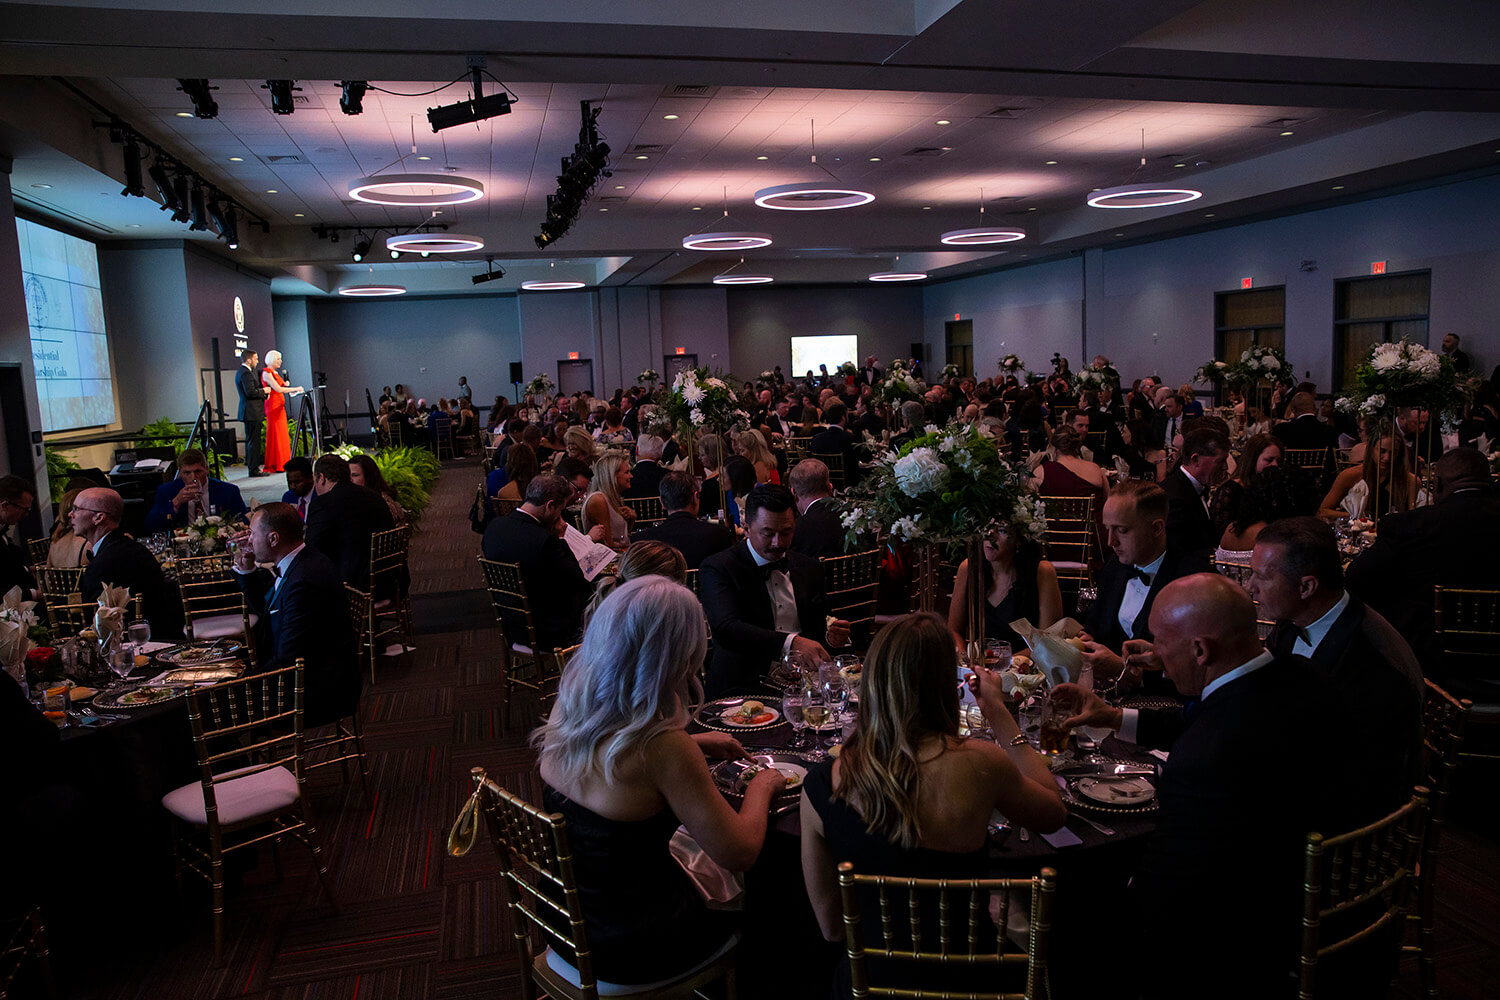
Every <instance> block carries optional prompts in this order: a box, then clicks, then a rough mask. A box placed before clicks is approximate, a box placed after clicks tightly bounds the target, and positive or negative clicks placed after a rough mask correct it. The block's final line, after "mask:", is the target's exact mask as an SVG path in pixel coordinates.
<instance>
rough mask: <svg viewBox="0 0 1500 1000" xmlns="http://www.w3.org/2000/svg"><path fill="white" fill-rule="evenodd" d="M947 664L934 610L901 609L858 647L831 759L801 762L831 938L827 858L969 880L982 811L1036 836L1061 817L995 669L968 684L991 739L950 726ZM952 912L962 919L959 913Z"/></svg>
mask: <svg viewBox="0 0 1500 1000" xmlns="http://www.w3.org/2000/svg"><path fill="white" fill-rule="evenodd" d="M955 663H956V657H955V655H954V650H953V639H952V636H950V635H949V634H948V630H947V629H946V628H944V627H943V621H942V619H941V618H939V617H938V616H937V615H934V614H912V615H906V616H905V617H902V618H899V619H897V620H896V621H894V622H892V623H891V624H889V625H887V626H886V627H885V628H883V629H881V630H880V631H879V632H878V633H876V635H875V639H874V641H873V642H872V643H871V644H870V651H869V653H868V654H867V655H866V656H865V664H864V674H863V678H862V680H861V682H860V684H861V687H860V692H861V693H860V712H859V717H858V720H857V721H856V722H855V727H854V733H853V734H852V735H851V736H850V737H849V739H848V741H847V742H846V743H845V745H844V749H843V752H842V753H841V754H840V755H839V757H838V759H837V760H832V761H825V762H823V763H819V764H814V765H813V766H812V767H811V768H809V770H808V774H807V779H806V783H805V784H804V786H803V794H802V876H803V879H804V880H805V882H806V883H807V894H808V897H809V899H810V900H811V901H812V905H813V912H814V913H815V914H816V915H817V918H818V926H819V927H820V928H821V929H822V931H823V936H824V937H825V938H827V939H828V940H830V941H840V940H843V937H844V921H843V907H842V905H841V904H840V899H839V889H838V883H837V878H836V874H835V873H836V871H837V868H838V865H840V864H842V863H844V862H849V863H850V864H852V865H853V866H854V869H855V871H857V872H860V873H861V874H872V875H895V876H904V877H905V876H909V877H916V878H980V877H983V876H985V875H987V874H988V873H989V871H990V852H989V844H988V841H987V838H986V833H985V831H986V828H987V826H988V824H989V822H990V815H991V813H992V812H994V811H995V810H997V809H998V810H1000V812H1002V813H1003V814H1004V815H1005V816H1006V818H1008V819H1009V820H1010V821H1011V822H1013V823H1015V825H1017V826H1024V827H1027V828H1028V829H1032V830H1036V831H1038V832H1042V833H1050V832H1051V831H1053V830H1056V829H1058V828H1059V827H1061V826H1062V825H1063V822H1064V820H1066V819H1067V809H1066V807H1065V806H1064V805H1063V802H1062V798H1061V796H1060V795H1059V794H1058V791H1057V786H1056V784H1054V782H1053V778H1052V774H1051V772H1050V771H1049V770H1048V768H1047V763H1046V761H1045V760H1043V759H1042V758H1041V756H1039V755H1038V754H1037V752H1036V751H1035V750H1033V749H1032V748H1031V746H1030V744H1028V743H1027V742H1026V740H1025V739H1024V738H1020V739H1018V737H1019V736H1020V733H1021V730H1020V727H1018V726H1017V725H1016V720H1015V719H1014V718H1012V717H1011V714H1010V712H1009V711H1008V710H1007V709H1006V707H1005V698H1004V694H1003V693H1002V691H1001V684H1000V678H999V675H998V674H995V673H992V672H991V671H989V670H985V669H983V668H981V669H980V671H979V674H980V678H979V683H978V694H979V703H980V706H981V708H982V709H983V711H984V718H985V721H986V722H987V723H988V724H989V726H990V727H991V729H992V731H993V732H994V734H995V741H994V742H991V741H989V740H982V739H966V738H964V737H961V736H959V735H958V721H959V699H958V690H957V686H956V685H955V684H954V683H953V678H954V667H955ZM955 919H956V920H958V921H964V922H966V918H965V917H963V915H962V914H959V915H956V916H955ZM935 924H936V917H935V916H934V929H935ZM958 937H959V938H960V939H961V938H962V934H960V935H958ZM932 945H933V946H934V947H935V946H936V941H935V940H934V941H933V942H932ZM844 971H845V973H846V974H847V966H846V967H845V969H844ZM944 975H945V976H947V975H948V973H944ZM982 975H983V976H984V977H985V978H986V979H987V980H992V978H993V976H994V969H993V968H992V967H983V972H982ZM943 985H944V987H945V988H946V987H947V986H949V985H950V984H949V982H948V981H947V980H946V979H945V981H944V984H943ZM982 988H984V989H988V990H993V989H995V988H996V984H995V983H994V982H993V981H990V982H989V983H988V984H987V985H986V986H984V987H982Z"/></svg>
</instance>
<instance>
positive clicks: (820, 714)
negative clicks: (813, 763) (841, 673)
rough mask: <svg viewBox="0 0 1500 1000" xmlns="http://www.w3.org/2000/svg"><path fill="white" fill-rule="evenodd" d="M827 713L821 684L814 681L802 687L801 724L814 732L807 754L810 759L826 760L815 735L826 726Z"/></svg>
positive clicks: (825, 699) (825, 697)
mask: <svg viewBox="0 0 1500 1000" xmlns="http://www.w3.org/2000/svg"><path fill="white" fill-rule="evenodd" d="M828 715H829V708H828V699H827V696H826V695H825V694H824V692H823V688H822V686H821V685H819V684H816V683H813V684H808V685H805V686H804V687H803V689H802V718H803V724H804V726H806V727H807V728H809V729H811V730H812V731H813V733H814V735H813V739H812V746H811V748H810V749H809V752H808V755H807V756H808V758H809V759H810V760H826V759H827V757H828V754H827V753H825V752H824V751H823V747H822V746H821V745H820V744H819V742H818V737H817V735H816V734H817V733H820V732H822V731H823V730H824V729H826V728H827V726H828Z"/></svg>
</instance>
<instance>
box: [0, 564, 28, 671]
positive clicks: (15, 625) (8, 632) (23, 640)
mask: <svg viewBox="0 0 1500 1000" xmlns="http://www.w3.org/2000/svg"><path fill="white" fill-rule="evenodd" d="M24 597H25V595H24V594H23V593H22V591H21V588H20V587H19V586H17V587H12V588H10V590H9V591H8V592H7V593H6V595H5V597H4V600H3V603H0V667H4V668H5V672H6V673H8V674H10V675H11V677H13V678H15V681H16V683H17V684H19V685H21V690H22V691H25V690H27V688H26V654H27V653H29V652H30V651H31V645H32V644H31V630H32V629H33V628H34V627H36V624H37V620H36V611H35V608H36V602H35V601H28V600H25V599H24Z"/></svg>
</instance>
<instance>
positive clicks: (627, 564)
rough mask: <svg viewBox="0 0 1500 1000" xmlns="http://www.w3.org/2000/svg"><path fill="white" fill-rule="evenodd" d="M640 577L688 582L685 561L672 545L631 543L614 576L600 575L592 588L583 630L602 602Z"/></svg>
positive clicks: (647, 540)
mask: <svg viewBox="0 0 1500 1000" xmlns="http://www.w3.org/2000/svg"><path fill="white" fill-rule="evenodd" d="M643 576H664V577H666V578H667V579H668V580H671V581H672V582H673V583H686V582H687V560H686V559H684V558H683V556H682V553H681V552H679V551H678V550H677V548H676V547H675V546H672V545H668V544H667V543H666V542H658V541H656V540H654V539H643V540H642V541H639V542H631V543H630V547H629V548H627V549H626V550H625V554H624V555H623V556H621V557H620V566H619V568H618V569H617V570H615V572H614V575H613V576H602V577H600V578H599V582H598V583H596V584H595V585H594V596H593V597H591V598H590V599H589V603H588V606H587V607H585V608H584V609H583V627H584V628H585V629H587V628H588V627H589V622H590V621H592V620H593V618H594V612H595V611H598V610H599V605H600V604H602V603H604V599H605V598H606V597H608V596H609V595H610V594H613V593H614V592H615V591H616V590H619V589H620V587H622V586H623V585H625V584H627V583H629V582H630V581H631V580H639V579H640V578H641V577H643Z"/></svg>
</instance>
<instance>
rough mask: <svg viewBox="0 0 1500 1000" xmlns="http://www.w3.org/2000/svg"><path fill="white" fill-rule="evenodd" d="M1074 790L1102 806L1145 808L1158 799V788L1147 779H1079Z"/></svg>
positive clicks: (1074, 785)
mask: <svg viewBox="0 0 1500 1000" xmlns="http://www.w3.org/2000/svg"><path fill="white" fill-rule="evenodd" d="M1073 789H1074V791H1076V792H1077V793H1078V794H1079V795H1081V796H1083V797H1084V798H1086V799H1088V800H1089V801H1091V802H1097V803H1098V804H1100V805H1102V806H1143V805H1147V804H1149V803H1151V802H1152V801H1154V800H1155V799H1156V787H1155V786H1154V785H1152V784H1151V782H1149V781H1147V780H1146V779H1145V778H1078V779H1077V780H1075V781H1074V782H1073Z"/></svg>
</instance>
